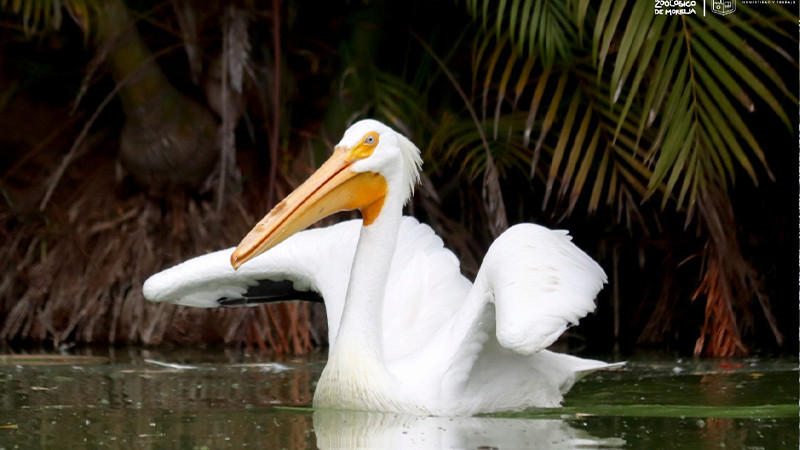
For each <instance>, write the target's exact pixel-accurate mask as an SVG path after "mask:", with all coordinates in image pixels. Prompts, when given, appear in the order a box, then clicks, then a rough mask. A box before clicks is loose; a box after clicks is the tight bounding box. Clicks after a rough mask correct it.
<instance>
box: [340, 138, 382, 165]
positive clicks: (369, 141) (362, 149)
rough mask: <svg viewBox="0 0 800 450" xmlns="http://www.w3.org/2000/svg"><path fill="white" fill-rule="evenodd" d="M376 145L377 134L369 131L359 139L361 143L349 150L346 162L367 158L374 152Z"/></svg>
mask: <svg viewBox="0 0 800 450" xmlns="http://www.w3.org/2000/svg"><path fill="white" fill-rule="evenodd" d="M377 145H378V133H376V132H374V131H370V132H369V133H367V134H365V135H364V137H362V138H361V141H359V142H358V144H356V145H355V147H353V148H352V150H350V154H349V155H347V161H355V160H357V159H364V158H369V157H370V156H372V152H374V151H375V146H377Z"/></svg>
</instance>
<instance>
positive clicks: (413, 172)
mask: <svg viewBox="0 0 800 450" xmlns="http://www.w3.org/2000/svg"><path fill="white" fill-rule="evenodd" d="M421 164H422V160H421V158H420V155H419V149H418V148H417V147H416V146H415V145H414V144H413V143H411V141H409V140H408V138H406V137H405V136H403V135H401V134H400V133H398V132H396V131H394V130H393V129H391V128H389V127H388V126H386V125H384V124H382V123H380V122H378V121H377V120H370V119H367V120H362V121H360V122H357V123H355V124H354V125H353V126H351V127H350V128H348V129H347V131H345V133H344V137H342V140H341V141H340V142H339V143H338V144H337V145H336V147H334V149H333V154H332V155H331V157H330V158H329V159H328V160H327V161H326V162H325V163H324V164H323V165H322V166H321V167H320V168H319V169H318V170H317V171H316V172H314V173H313V174H312V175H311V177H309V178H308V180H306V181H305V182H304V183H303V184H301V185H300V186H299V187H298V188H297V189H295V190H294V191H293V192H292V193H291V194H289V196H287V197H286V198H285V199H283V200H282V201H281V202H280V203H278V204H277V205H276V206H275V207H274V208H273V209H272V211H270V212H269V214H267V215H266V216H265V217H264V218H263V219H261V221H260V222H258V224H256V226H255V227H254V228H253V229H252V230H250V233H248V234H247V236H245V238H244V239H243V240H242V242H241V243H240V244H239V246H238V247H237V248H236V250H234V252H233V254H232V255H231V265H233V267H234V268H239V266H241V265H242V264H244V263H245V262H247V261H249V260H250V259H252V258H255V257H256V256H258V255H260V254H261V253H263V252H265V251H267V250H269V249H271V248H272V247H274V246H276V245H278V244H279V243H280V242H282V241H284V240H285V239H286V238H288V237H289V236H291V235H293V234H295V233H297V232H298V231H301V230H303V229H305V228H307V227H308V226H310V225H311V224H313V223H314V222H317V221H318V220H320V219H322V218H325V217H327V216H329V215H331V214H334V213H336V212H339V211H345V210H354V209H358V210H360V211H361V215H362V216H363V219H364V226H369V225H370V224H372V223H373V222H374V221H375V219H376V218H377V217H378V216H379V215H380V214H381V212H382V211H383V207H384V205H385V204H386V200H387V198H389V197H391V198H392V199H393V200H394V201H395V202H398V203H399V204H400V205H402V204H403V203H405V202H406V201H408V199H409V198H411V195H412V194H413V192H414V185H415V184H416V183H417V181H419V170H420V165H421Z"/></svg>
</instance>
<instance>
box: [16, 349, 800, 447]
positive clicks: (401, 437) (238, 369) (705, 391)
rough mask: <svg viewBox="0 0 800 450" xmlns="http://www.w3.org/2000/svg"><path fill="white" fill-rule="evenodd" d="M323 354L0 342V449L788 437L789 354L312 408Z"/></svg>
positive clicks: (791, 418)
mask: <svg viewBox="0 0 800 450" xmlns="http://www.w3.org/2000/svg"><path fill="white" fill-rule="evenodd" d="M323 365H324V358H323V357H321V356H319V355H316V356H313V355H312V356H311V357H307V358H287V359H282V360H280V361H272V360H269V359H268V358H267V357H265V356H261V357H260V356H242V355H241V354H238V353H236V352H230V351H228V352H226V351H224V350H198V349H192V350H186V349H180V350H169V349H159V350H158V351H152V350H151V351H145V350H137V349H130V350H122V351H121V350H116V351H113V352H111V353H108V352H103V353H97V352H94V353H92V354H85V355H75V354H70V355H46V354H33V355H32V354H22V355H21V354H6V355H0V449H1V448H8V449H11V448H25V449H27V448H59V449H60V448H169V449H171V448H187V449H189V448H211V449H216V448H241V447H247V448H268V449H273V448H275V449H278V448H287V449H295V448H317V447H319V448H355V447H362V448H473V449H478V448H480V449H489V448H498V449H503V448H513V449H517V448H646V449H650V448H728V449H730V448H734V449H739V448H743V449H781V448H798V439H799V437H798V370H797V361H796V360H790V359H785V360H758V359H747V360H732V361H731V360H728V361H724V362H723V361H718V360H713V361H709V360H692V359H688V360H675V359H673V360H665V359H654V358H638V359H633V360H631V361H630V362H629V364H628V367H627V369H626V370H625V371H620V372H606V373H598V374H593V375H591V376H589V377H588V378H586V379H585V380H583V381H582V382H580V383H579V384H578V385H576V386H575V387H574V388H573V390H572V391H571V392H570V393H569V394H568V395H567V398H566V401H565V404H564V407H563V408H559V409H536V410H530V411H525V412H524V413H514V414H498V415H493V416H491V417H477V418H430V417H429V418H420V417H406V416H397V415H391V414H375V413H359V412H341V411H314V410H312V409H311V408H310V407H309V405H310V403H311V397H312V395H313V390H314V382H315V380H316V378H317V377H318V376H319V373H320V372H321V370H322V367H323Z"/></svg>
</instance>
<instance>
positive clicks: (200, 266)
mask: <svg viewBox="0 0 800 450" xmlns="http://www.w3.org/2000/svg"><path fill="white" fill-rule="evenodd" d="M360 228H361V221H359V220H351V221H347V222H342V223H339V224H337V225H333V226H330V227H327V228H318V229H312V230H307V231H304V232H302V233H298V234H296V235H295V236H292V237H291V238H289V239H287V240H286V241H285V242H283V243H281V244H280V245H279V246H277V247H275V248H274V249H273V250H272V251H270V252H269V253H266V254H264V255H261V256H259V257H257V258H255V259H254V260H253V261H252V263H250V264H248V265H246V266H243V267H242V268H240V269H239V270H234V269H233V268H232V267H231V263H230V256H231V252H232V251H233V249H232V248H231V249H227V250H220V251H217V252H214V253H209V254H207V255H203V256H199V257H197V258H193V259H190V260H188V261H186V262H183V263H181V264H178V265H177V266H174V267H171V268H169V269H166V270H164V271H163V272H159V273H157V274H155V275H153V276H152V277H150V278H149V279H148V280H147V281H146V282H145V283H144V286H143V289H142V290H143V292H144V296H145V298H147V299H148V300H150V301H154V302H168V303H174V304H176V305H184V306H193V307H197V308H217V307H221V306H244V305H256V304H260V303H267V302H275V301H283V300H310V301H321V300H322V299H324V300H325V302H326V304H327V308H328V309H329V310H330V309H331V307H333V309H334V310H338V311H339V315H340V314H341V308H342V305H343V303H344V294H345V289H346V287H347V279H348V277H349V274H350V266H351V265H352V261H353V253H354V251H355V246H356V242H357V239H358V233H359V229H360ZM337 323H338V319H337Z"/></svg>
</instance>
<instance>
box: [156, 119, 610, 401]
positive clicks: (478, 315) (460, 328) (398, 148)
mask: <svg viewBox="0 0 800 450" xmlns="http://www.w3.org/2000/svg"><path fill="white" fill-rule="evenodd" d="M365 130H379V132H380V139H381V145H384V148H383V149H381V147H378V148H376V150H375V154H374V155H373V156H371V157H369V158H366V159H364V160H361V161H357V162H356V163H355V164H353V166H352V167H353V170H354V171H372V172H376V173H380V174H381V175H383V176H384V177H385V179H386V181H387V184H388V186H389V189H388V192H387V195H386V197H385V201H384V205H383V208H382V210H381V212H380V214H379V215H378V216H377V218H376V219H375V220H374V222H373V223H372V224H371V225H369V226H361V221H349V222H344V223H341V224H338V225H334V226H331V227H328V228H324V229H315V230H308V231H304V232H299V233H297V234H295V235H294V236H292V237H290V238H289V239H287V240H286V241H284V242H282V243H281V244H278V245H277V246H276V247H274V248H272V249H271V250H269V251H267V252H266V253H264V254H262V255H261V256H258V257H256V258H255V259H253V260H252V261H250V262H248V263H246V264H245V265H243V266H242V267H241V269H239V270H238V271H234V270H233V269H232V268H231V267H230V264H229V262H228V258H229V255H230V250H226V251H222V252H217V253H212V254H210V255H206V256H202V257H199V258H196V259H194V260H190V261H187V262H186V263H183V264H181V265H179V266H176V267H174V268H172V269H169V270H166V271H164V272H162V273H159V274H157V275H154V276H153V277H152V278H150V279H149V280H148V281H147V282H146V283H145V286H144V293H145V296H146V297H147V298H148V299H150V300H153V301H167V302H172V303H176V304H182V305H189V306H200V307H211V306H218V305H217V302H216V300H217V299H218V298H220V297H232V296H233V297H235V296H236V295H241V294H242V293H244V292H245V291H246V290H247V287H248V286H250V285H253V284H254V283H255V282H256V280H259V279H271V280H286V279H288V280H292V281H293V282H294V283H295V287H296V288H297V289H299V290H306V289H313V290H316V291H317V292H319V293H320V294H321V295H322V297H323V298H324V301H325V304H326V310H327V313H328V324H329V334H330V336H329V338H330V352H329V360H328V364H327V365H326V367H325V369H324V371H323V373H322V376H321V378H320V380H319V382H318V383H317V389H316V392H315V395H314V406H315V407H319V408H338V409H352V410H368V411H383V412H394V413H404V414H414V415H436V416H468V415H474V414H477V413H486V412H497V411H511V410H521V409H524V408H528V407H534V406H537V407H554V406H558V405H560V403H561V400H562V396H563V394H564V393H565V392H566V391H567V390H568V389H569V388H570V387H571V386H572V385H573V384H574V382H575V381H577V379H579V378H580V377H581V376H582V375H583V374H586V373H588V372H591V371H593V370H596V369H600V368H606V367H609V365H608V364H606V363H603V362H600V361H593V360H585V359H580V358H577V357H573V356H569V355H564V354H558V353H553V352H550V351H548V350H545V348H546V347H548V346H549V345H550V344H552V343H553V342H554V341H555V340H556V339H557V338H558V337H559V336H560V335H561V333H562V332H563V331H564V330H565V329H566V328H567V326H569V325H570V324H576V323H577V322H578V320H579V319H580V318H581V317H584V316H585V315H586V314H588V313H589V312H591V311H593V310H594V307H595V305H594V298H595V296H596V295H597V292H598V291H599V290H600V289H601V288H602V286H603V284H604V283H605V281H606V277H605V274H604V272H603V270H602V269H601V268H600V266H599V265H597V263H595V262H594V261H593V260H592V259H591V258H590V257H589V256H588V255H586V254H585V253H583V252H582V251H581V250H580V249H578V248H577V247H576V246H575V245H574V244H572V242H571V239H570V237H569V236H568V235H567V233H566V232H565V231H553V230H549V229H547V228H544V227H541V226H538V225H534V224H520V225H516V226H514V227H511V228H510V229H508V230H507V231H506V232H505V233H503V234H502V235H501V236H500V237H498V239H497V240H496V241H495V242H494V243H493V244H492V246H491V247H490V248H489V250H488V252H487V254H486V256H485V258H484V262H483V265H482V266H481V269H480V271H479V272H478V275H477V277H476V279H475V283H474V284H472V283H470V282H469V280H467V279H466V278H464V277H463V276H462V275H461V273H460V270H459V264H458V261H457V259H456V257H455V256H454V255H453V253H452V252H450V251H449V250H447V249H446V248H444V246H443V244H442V241H441V239H440V238H439V237H438V236H436V234H435V233H434V232H433V231H432V230H431V229H430V227H428V226H427V225H424V224H420V223H419V222H417V221H416V219H414V218H410V217H403V216H402V215H401V211H402V206H403V203H404V202H405V200H406V199H407V198H408V197H409V196H410V187H411V186H413V183H414V181H415V180H416V176H417V175H416V172H414V171H415V170H417V169H418V168H417V167H411V168H409V167H408V166H409V165H411V166H414V161H418V150H417V149H416V147H413V144H411V143H410V142H409V141H408V140H407V139H405V138H404V137H402V136H400V135H399V134H397V133H395V132H394V131H392V130H391V129H388V127H385V126H384V125H382V124H379V123H377V122H374V121H362V122H359V123H358V124H356V125H354V126H353V127H351V128H350V129H349V130H348V131H347V133H345V137H344V139H343V140H342V143H340V146H345V147H347V146H348V145H352V142H354V141H355V140H357V138H358V137H359V136H361V135H363V133H364V132H365ZM409 145H410V146H411V148H409V147H408V146H409ZM379 150H380V152H379ZM415 152H416V153H415ZM415 158H416V159H415ZM362 163H363V164H362Z"/></svg>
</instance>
